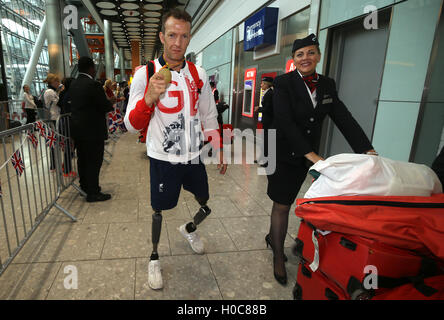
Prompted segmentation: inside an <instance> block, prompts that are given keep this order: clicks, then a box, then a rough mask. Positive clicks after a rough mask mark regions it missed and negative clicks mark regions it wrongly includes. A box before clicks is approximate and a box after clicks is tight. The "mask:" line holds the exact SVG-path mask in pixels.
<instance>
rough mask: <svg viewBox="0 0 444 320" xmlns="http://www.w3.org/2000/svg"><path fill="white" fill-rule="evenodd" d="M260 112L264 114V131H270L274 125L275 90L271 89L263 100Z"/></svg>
mask: <svg viewBox="0 0 444 320" xmlns="http://www.w3.org/2000/svg"><path fill="white" fill-rule="evenodd" d="M259 112H262V123H263V125H264V129H270V128H271V125H272V123H273V88H270V89H269V90H268V91H267V93H266V94H265V95H264V97H263V98H262V105H261V107H260V108H259Z"/></svg>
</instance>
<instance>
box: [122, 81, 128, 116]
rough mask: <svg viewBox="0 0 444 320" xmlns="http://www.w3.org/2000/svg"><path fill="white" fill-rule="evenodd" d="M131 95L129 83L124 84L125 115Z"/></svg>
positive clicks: (123, 110)
mask: <svg viewBox="0 0 444 320" xmlns="http://www.w3.org/2000/svg"><path fill="white" fill-rule="evenodd" d="M129 93H130V88H129V86H128V82H126V81H124V82H123V97H124V98H125V100H124V103H123V109H122V112H123V113H124V114H125V113H126V108H127V107H128V100H129Z"/></svg>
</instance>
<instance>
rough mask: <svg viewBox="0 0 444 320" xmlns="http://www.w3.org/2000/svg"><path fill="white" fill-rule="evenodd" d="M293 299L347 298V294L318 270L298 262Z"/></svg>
mask: <svg viewBox="0 0 444 320" xmlns="http://www.w3.org/2000/svg"><path fill="white" fill-rule="evenodd" d="M293 298H294V300H348V296H347V294H346V293H345V292H344V291H343V290H342V289H341V288H340V287H338V285H337V284H336V283H334V282H333V281H331V280H330V279H328V278H327V277H326V276H325V275H323V274H322V273H321V272H320V271H318V272H311V270H310V268H308V266H307V265H305V264H303V263H300V265H299V271H298V278H297V282H296V285H295V287H294V289H293Z"/></svg>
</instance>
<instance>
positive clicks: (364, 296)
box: [347, 277, 373, 300]
mask: <svg viewBox="0 0 444 320" xmlns="http://www.w3.org/2000/svg"><path fill="white" fill-rule="evenodd" d="M347 293H348V294H349V296H350V300H370V299H371V298H372V297H373V294H372V292H370V291H368V290H365V288H364V287H363V286H362V283H361V282H360V281H359V280H358V279H356V278H355V277H351V278H350V281H349V282H348V285H347Z"/></svg>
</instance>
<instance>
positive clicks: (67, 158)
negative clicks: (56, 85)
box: [59, 77, 77, 177]
mask: <svg viewBox="0 0 444 320" xmlns="http://www.w3.org/2000/svg"><path fill="white" fill-rule="evenodd" d="M74 80H75V79H74V78H70V77H68V78H65V79H63V80H62V84H63V85H64V86H65V90H63V91H62V93H60V99H59V106H60V113H61V115H63V116H64V118H63V119H62V120H61V121H60V123H59V132H60V133H61V134H62V135H63V139H64V140H65V139H68V140H67V141H64V142H65V146H64V150H63V165H62V170H63V176H64V177H75V176H76V175H77V174H76V173H75V172H74V171H72V154H73V150H72V147H71V143H70V141H69V139H71V137H70V136H71V116H70V115H68V114H70V113H71V97H70V92H69V89H70V88H71V84H72V82H73V81H74Z"/></svg>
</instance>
